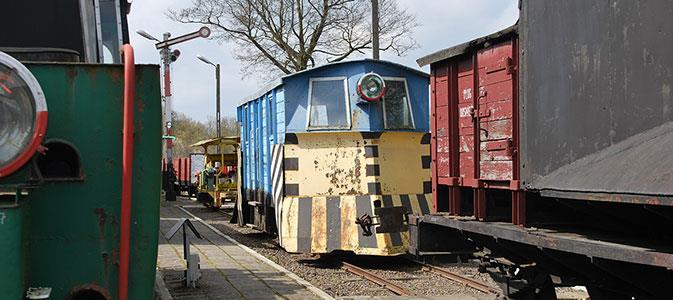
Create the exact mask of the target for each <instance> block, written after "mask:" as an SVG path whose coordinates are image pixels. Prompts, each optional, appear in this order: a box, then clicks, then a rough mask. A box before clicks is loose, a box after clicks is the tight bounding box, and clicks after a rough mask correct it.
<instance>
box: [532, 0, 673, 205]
mask: <svg viewBox="0 0 673 300" xmlns="http://www.w3.org/2000/svg"><path fill="white" fill-rule="evenodd" d="M671 15H673V2H671V1H633V0H616V1H530V0H529V1H523V2H522V18H521V27H520V28H521V35H522V39H521V40H522V45H521V49H522V52H521V89H520V93H521V101H522V103H521V108H520V110H521V115H522V122H521V126H520V130H521V134H522V144H521V155H522V165H521V177H522V180H523V181H524V182H525V185H526V186H527V188H529V189H535V190H543V191H557V192H558V191H561V192H574V194H573V197H575V198H578V197H579V198H587V197H589V196H588V195H589V194H588V193H594V194H595V193H602V194H604V193H608V194H609V193H622V194H630V195H649V194H658V195H664V196H666V195H668V196H670V195H673V178H672V177H671V176H670V170H671V169H673V156H671V155H670V151H669V150H668V149H670V145H671V144H666V143H663V141H666V140H670V135H671V134H673V133H671V132H670V131H669V129H670V125H667V124H666V123H668V122H670V121H673V109H671V108H672V107H673V97H672V96H671V85H672V84H673V55H671V53H673V18H671ZM644 145H649V146H647V147H646V146H644ZM578 192H579V193H578ZM583 193H586V194H584V196H583ZM557 196H559V195H557ZM608 198H609V197H608ZM612 198H615V197H612ZM617 198H619V197H617Z"/></svg>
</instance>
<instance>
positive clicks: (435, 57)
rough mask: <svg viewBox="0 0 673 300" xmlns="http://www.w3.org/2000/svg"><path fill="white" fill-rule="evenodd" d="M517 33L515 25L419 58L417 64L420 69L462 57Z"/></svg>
mask: <svg viewBox="0 0 673 300" xmlns="http://www.w3.org/2000/svg"><path fill="white" fill-rule="evenodd" d="M517 33H518V29H517V24H514V25H512V26H510V27H508V28H506V29H503V30H501V31H498V32H496V33H492V34H489V35H487V36H483V37H480V38H477V39H474V40H471V41H469V42H467V43H462V44H460V45H456V46H453V47H449V48H446V49H443V50H439V51H437V52H435V53H432V54H430V55H426V56H423V57H421V58H419V59H418V60H416V63H418V65H419V66H420V67H423V66H426V65H429V64H432V63H435V62H438V61H442V60H445V59H448V58H451V57H454V56H458V55H461V54H463V53H466V52H468V50H470V49H474V48H475V47H480V46H482V45H483V44H484V43H486V42H490V41H494V40H498V39H500V38H503V37H507V36H509V35H510V34H517Z"/></svg>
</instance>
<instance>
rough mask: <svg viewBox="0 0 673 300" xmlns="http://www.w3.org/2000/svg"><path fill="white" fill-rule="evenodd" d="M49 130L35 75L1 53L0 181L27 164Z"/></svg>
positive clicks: (45, 109) (45, 104)
mask: <svg viewBox="0 0 673 300" xmlns="http://www.w3.org/2000/svg"><path fill="white" fill-rule="evenodd" d="M46 131H47V101H46V100H45V97H44V93H43V92H42V88H41V87H40V84H39V83H38V82H37V79H35V76H33V74H32V73H31V72H30V71H29V70H28V69H27V68H26V66H24V65H23V64H21V63H20V62H19V61H18V60H16V59H14V58H13V57H11V56H9V55H7V54H5V53H3V52H0V178H1V177H5V176H8V175H10V174H12V173H13V172H15V171H16V170H18V169H19V168H21V167H22V166H23V165H25V164H26V163H27V162H28V161H29V160H30V159H31V158H32V157H33V155H34V154H35V152H36V151H37V149H38V147H39V146H40V144H41V143H42V139H43V138H44V135H45V132H46Z"/></svg>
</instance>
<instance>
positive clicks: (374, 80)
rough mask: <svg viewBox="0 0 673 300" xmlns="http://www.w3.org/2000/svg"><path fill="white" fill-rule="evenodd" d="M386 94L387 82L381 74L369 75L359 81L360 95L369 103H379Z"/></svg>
mask: <svg viewBox="0 0 673 300" xmlns="http://www.w3.org/2000/svg"><path fill="white" fill-rule="evenodd" d="M385 93H386V81H385V80H383V77H381V76H380V75H379V74H376V73H368V74H365V75H363V76H362V77H360V80H359V81H358V94H359V95H360V97H361V98H362V99H365V100H367V101H379V100H381V98H383V95H385Z"/></svg>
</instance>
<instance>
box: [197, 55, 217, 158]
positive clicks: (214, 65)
mask: <svg viewBox="0 0 673 300" xmlns="http://www.w3.org/2000/svg"><path fill="white" fill-rule="evenodd" d="M196 58H198V59H199V60H201V61H202V62H204V63H207V64H209V65H211V66H213V67H215V84H216V96H215V122H216V123H215V124H216V127H215V130H216V132H217V138H218V139H219V138H221V137H222V132H221V129H220V64H214V63H213V62H211V61H210V60H208V59H207V58H205V57H203V56H202V55H200V54H197V55H196ZM217 153H220V144H219V143H218V144H217Z"/></svg>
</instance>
